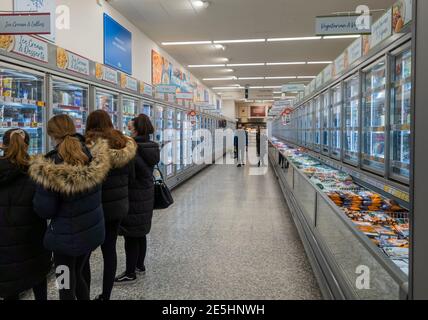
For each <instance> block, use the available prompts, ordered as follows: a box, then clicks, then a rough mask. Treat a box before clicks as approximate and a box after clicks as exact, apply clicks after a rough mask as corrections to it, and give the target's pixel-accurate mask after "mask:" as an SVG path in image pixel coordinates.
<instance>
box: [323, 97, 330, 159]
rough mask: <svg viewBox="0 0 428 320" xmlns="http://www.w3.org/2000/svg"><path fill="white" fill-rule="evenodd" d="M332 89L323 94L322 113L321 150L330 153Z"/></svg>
mask: <svg viewBox="0 0 428 320" xmlns="http://www.w3.org/2000/svg"><path fill="white" fill-rule="evenodd" d="M330 110H331V104H330V91H326V92H324V93H323V95H322V113H321V126H322V136H321V152H322V153H324V154H329V153H330V132H331V129H330Z"/></svg>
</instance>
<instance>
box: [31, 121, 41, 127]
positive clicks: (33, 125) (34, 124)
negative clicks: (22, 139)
mask: <svg viewBox="0 0 428 320" xmlns="http://www.w3.org/2000/svg"><path fill="white" fill-rule="evenodd" d="M38 127H39V123H38V122H31V128H38Z"/></svg>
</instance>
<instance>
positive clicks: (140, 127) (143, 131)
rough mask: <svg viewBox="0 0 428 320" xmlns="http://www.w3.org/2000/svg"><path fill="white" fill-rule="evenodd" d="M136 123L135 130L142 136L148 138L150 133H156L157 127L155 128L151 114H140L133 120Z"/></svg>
mask: <svg viewBox="0 0 428 320" xmlns="http://www.w3.org/2000/svg"><path fill="white" fill-rule="evenodd" d="M132 122H133V124H134V129H135V132H136V133H137V135H138V136H140V137H145V138H148V137H149V135H151V134H153V133H155V129H154V128H153V124H152V122H151V121H150V118H149V116H147V115H145V114H140V115H139V116H138V117H136V118H134V119H133V120H132Z"/></svg>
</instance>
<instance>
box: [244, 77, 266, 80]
mask: <svg viewBox="0 0 428 320" xmlns="http://www.w3.org/2000/svg"><path fill="white" fill-rule="evenodd" d="M264 78H265V77H242V78H241V77H239V78H238V79H239V80H264Z"/></svg>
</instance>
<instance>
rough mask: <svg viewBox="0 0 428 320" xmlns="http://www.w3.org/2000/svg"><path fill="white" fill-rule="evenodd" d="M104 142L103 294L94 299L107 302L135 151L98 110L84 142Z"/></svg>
mask: <svg viewBox="0 0 428 320" xmlns="http://www.w3.org/2000/svg"><path fill="white" fill-rule="evenodd" d="M99 139H105V140H107V141H108V145H109V150H108V153H109V156H110V164H111V169H110V172H109V174H108V176H107V179H106V180H105V181H104V183H103V186H102V204H103V209H104V221H105V228H106V239H105V241H104V244H103V245H101V251H102V254H103V259H104V273H103V291H102V294H101V295H99V296H97V298H96V299H95V300H110V296H111V292H112V289H113V283H114V279H115V276H116V269H117V253H116V243H117V237H118V232H119V226H120V222H121V220H122V219H123V218H125V217H126V216H127V214H128V211H129V199H128V185H129V173H130V167H131V166H133V165H134V163H133V160H134V158H135V155H136V151H137V144H136V143H135V141H134V139H132V138H130V137H126V136H125V135H123V134H122V132H120V131H118V130H115V129H114V127H113V123H112V121H111V118H110V116H109V114H108V113H107V112H105V111H102V110H97V111H94V112H92V113H91V114H90V115H89V117H88V119H87V125H86V143H88V144H89V145H92V144H94V143H96V142H97V141H98V140H99ZM85 274H86V281H87V283H88V284H89V283H90V262H89V259H88V262H87V264H86V268H85Z"/></svg>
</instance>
